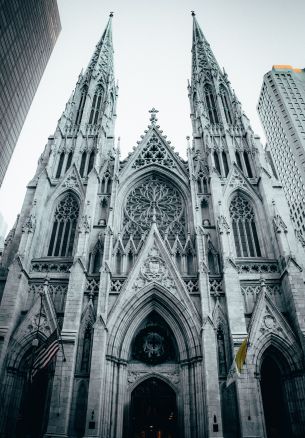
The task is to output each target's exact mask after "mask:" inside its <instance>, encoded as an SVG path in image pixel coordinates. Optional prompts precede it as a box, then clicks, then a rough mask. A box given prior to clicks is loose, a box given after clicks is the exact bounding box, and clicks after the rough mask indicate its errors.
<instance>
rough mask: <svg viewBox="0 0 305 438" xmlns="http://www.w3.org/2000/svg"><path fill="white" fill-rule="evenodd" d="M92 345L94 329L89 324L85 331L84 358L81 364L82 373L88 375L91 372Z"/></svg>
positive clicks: (82, 357)
mask: <svg viewBox="0 0 305 438" xmlns="http://www.w3.org/2000/svg"><path fill="white" fill-rule="evenodd" d="M91 343H92V327H91V326H90V324H89V325H88V326H87V328H86V330H85V333H84V337H83V345H82V356H81V362H80V371H81V373H86V374H87V373H89V371H90V357H91Z"/></svg>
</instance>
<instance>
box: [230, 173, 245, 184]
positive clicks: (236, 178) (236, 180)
mask: <svg viewBox="0 0 305 438" xmlns="http://www.w3.org/2000/svg"><path fill="white" fill-rule="evenodd" d="M229 186H230V187H246V186H247V182H246V180H245V178H243V177H242V175H241V174H240V173H239V172H238V171H237V170H236V169H234V172H233V174H232V176H231V178H230V182H229Z"/></svg>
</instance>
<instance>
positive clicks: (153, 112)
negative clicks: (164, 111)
mask: <svg viewBox="0 0 305 438" xmlns="http://www.w3.org/2000/svg"><path fill="white" fill-rule="evenodd" d="M158 112H159V111H158V110H156V109H155V108H152V109H151V110H149V113H150V114H151V116H150V119H149V120H150V121H151V123H152V125H155V124H156V122H157V120H158V119H157V113H158Z"/></svg>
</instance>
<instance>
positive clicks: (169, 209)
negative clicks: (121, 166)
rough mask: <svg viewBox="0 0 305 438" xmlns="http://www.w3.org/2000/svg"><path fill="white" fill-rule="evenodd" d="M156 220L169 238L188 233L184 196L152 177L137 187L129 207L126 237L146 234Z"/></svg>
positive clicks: (126, 219) (128, 202)
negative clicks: (186, 231)
mask: <svg viewBox="0 0 305 438" xmlns="http://www.w3.org/2000/svg"><path fill="white" fill-rule="evenodd" d="M153 221H155V222H156V224H157V226H158V229H159V231H160V232H161V233H162V234H167V235H168V236H175V235H176V234H178V235H181V234H182V235H183V234H185V214H184V205H183V201H182V197H181V195H180V194H179V192H178V191H177V190H176V189H175V188H174V187H173V186H171V185H169V184H168V183H166V182H165V181H162V180H161V179H158V178H150V179H148V180H146V181H145V182H143V183H142V184H141V185H139V186H137V187H135V188H134V189H133V190H132V191H131V193H130V194H129V196H128V198H127V202H126V206H125V218H124V234H126V233H127V234H132V235H134V236H137V235H142V234H143V233H145V232H146V231H148V230H149V229H150V227H151V224H152V222H153Z"/></svg>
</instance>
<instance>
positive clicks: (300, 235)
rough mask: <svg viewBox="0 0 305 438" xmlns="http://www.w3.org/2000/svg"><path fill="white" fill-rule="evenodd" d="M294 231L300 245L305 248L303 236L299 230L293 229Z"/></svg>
mask: <svg viewBox="0 0 305 438" xmlns="http://www.w3.org/2000/svg"><path fill="white" fill-rule="evenodd" d="M294 233H295V236H296V238H297V239H298V241H299V242H300V244H301V245H302V247H303V248H305V238H304V237H303V235H302V234H301V232H300V231H299V230H294Z"/></svg>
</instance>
